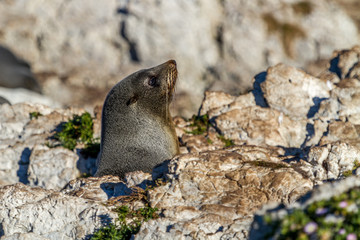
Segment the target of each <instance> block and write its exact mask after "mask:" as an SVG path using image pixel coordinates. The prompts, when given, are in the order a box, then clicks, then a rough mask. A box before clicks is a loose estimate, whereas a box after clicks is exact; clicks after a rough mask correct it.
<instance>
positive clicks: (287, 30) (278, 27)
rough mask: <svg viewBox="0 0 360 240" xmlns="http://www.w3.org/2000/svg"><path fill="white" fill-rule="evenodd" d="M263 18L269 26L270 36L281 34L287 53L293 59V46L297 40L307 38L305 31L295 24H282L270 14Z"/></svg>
mask: <svg viewBox="0 0 360 240" xmlns="http://www.w3.org/2000/svg"><path fill="white" fill-rule="evenodd" d="M262 18H263V20H264V22H265V23H266V25H267V28H268V34H269V35H270V34H279V35H280V39H281V42H282V45H283V48H284V50H285V53H286V54H287V55H288V56H289V57H292V58H293V57H294V53H293V44H294V42H295V40H296V39H298V38H304V37H306V34H305V32H304V30H302V28H301V27H299V26H297V25H295V24H291V23H282V22H280V21H278V20H277V19H276V18H275V17H274V16H273V15H272V14H270V13H267V14H264V15H263V17H262Z"/></svg>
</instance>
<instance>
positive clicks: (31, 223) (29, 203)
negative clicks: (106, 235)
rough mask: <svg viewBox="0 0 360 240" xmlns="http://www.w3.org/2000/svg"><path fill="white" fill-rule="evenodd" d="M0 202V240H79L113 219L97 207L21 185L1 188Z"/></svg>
mask: <svg viewBox="0 0 360 240" xmlns="http://www.w3.org/2000/svg"><path fill="white" fill-rule="evenodd" d="M0 199H1V201H0V205H1V207H0V222H1V226H2V228H1V235H2V238H4V239H14V238H15V237H21V239H82V238H85V237H88V236H90V235H91V234H92V233H93V232H94V230H95V229H97V228H98V227H100V226H101V225H102V223H103V222H104V221H105V222H106V221H110V219H111V218H113V217H115V216H114V213H112V212H111V211H109V210H107V209H106V207H104V206H102V205H101V204H98V203H94V202H92V201H89V200H86V199H82V198H76V197H71V196H67V195H65V194H62V193H59V192H55V191H51V190H45V189H42V188H32V187H29V186H25V185H23V184H21V183H18V184H15V185H9V186H5V187H1V188H0ZM32 237H34V238H32Z"/></svg>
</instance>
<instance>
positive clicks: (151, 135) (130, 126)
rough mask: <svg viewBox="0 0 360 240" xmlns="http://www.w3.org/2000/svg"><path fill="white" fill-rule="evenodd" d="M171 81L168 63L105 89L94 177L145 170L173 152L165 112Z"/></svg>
mask: <svg viewBox="0 0 360 240" xmlns="http://www.w3.org/2000/svg"><path fill="white" fill-rule="evenodd" d="M176 79H177V68H176V62H175V61H174V60H169V61H167V62H165V63H163V64H161V65H158V66H156V67H153V68H149V69H144V70H140V71H138V72H135V73H133V74H131V75H130V76H128V77H126V78H125V79H123V80H122V81H120V82H119V83H117V84H116V85H115V86H114V87H113V88H112V89H111V90H110V92H109V93H108V95H107V96H106V99H105V102H104V106H103V110H102V122H101V144H100V154H99V157H98V159H97V168H98V169H97V172H96V174H95V176H98V177H99V176H104V175H117V176H119V177H124V175H125V173H127V172H132V171H137V170H141V171H144V172H151V171H152V169H153V167H154V166H156V165H157V164H159V163H161V162H163V161H164V160H166V159H170V158H172V157H173V156H174V155H176V154H178V153H179V144H178V139H177V136H176V133H175V127H174V124H173V122H172V118H171V115H170V111H169V105H170V102H171V100H172V97H173V94H174V87H175V83H176Z"/></svg>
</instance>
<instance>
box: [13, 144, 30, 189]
mask: <svg viewBox="0 0 360 240" xmlns="http://www.w3.org/2000/svg"><path fill="white" fill-rule="evenodd" d="M30 155H31V150H30V148H25V149H24V150H23V151H22V153H21V156H20V160H19V162H18V164H19V169H18V170H17V171H16V176H18V177H19V182H21V183H23V184H28V183H29V179H28V169H29V163H30Z"/></svg>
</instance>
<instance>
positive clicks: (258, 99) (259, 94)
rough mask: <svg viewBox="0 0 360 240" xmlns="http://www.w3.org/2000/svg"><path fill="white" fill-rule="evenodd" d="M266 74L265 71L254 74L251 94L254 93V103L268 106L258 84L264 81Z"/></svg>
mask: <svg viewBox="0 0 360 240" xmlns="http://www.w3.org/2000/svg"><path fill="white" fill-rule="evenodd" d="M266 75H267V73H266V72H261V73H259V74H257V75H256V76H255V80H254V83H253V90H252V94H253V95H254V98H255V103H256V105H258V106H260V107H266V108H267V107H269V104H268V103H267V101H266V99H265V97H264V92H263V91H262V89H261V87H260V84H261V83H263V82H265V80H266Z"/></svg>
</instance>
